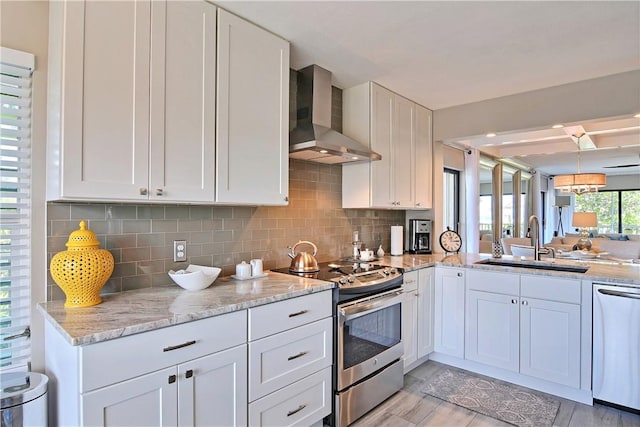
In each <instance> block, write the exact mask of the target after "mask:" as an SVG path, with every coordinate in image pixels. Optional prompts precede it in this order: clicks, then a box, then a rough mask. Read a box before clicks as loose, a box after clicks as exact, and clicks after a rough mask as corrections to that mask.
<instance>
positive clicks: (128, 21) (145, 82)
mask: <svg viewBox="0 0 640 427" xmlns="http://www.w3.org/2000/svg"><path fill="white" fill-rule="evenodd" d="M61 6H62V5H61ZM63 6H64V12H63V13H64V14H65V16H64V20H63V23H57V24H56V25H61V26H63V27H62V34H61V36H60V37H57V38H56V37H54V38H53V40H52V44H54V45H55V44H56V43H59V44H60V46H62V47H60V46H58V48H55V47H54V51H59V52H60V55H62V58H61V59H60V60H61V61H62V63H61V64H60V65H59V67H60V69H61V70H62V71H61V72H60V74H61V75H60V79H61V80H60V81H54V82H52V87H51V96H52V99H56V98H59V104H56V105H55V107H53V108H55V109H56V110H58V111H56V112H57V113H59V117H56V114H54V112H52V113H51V114H52V115H53V116H54V117H53V118H52V120H53V122H57V123H58V124H59V126H58V127H56V128H55V129H50V135H49V137H50V140H51V146H50V147H49V149H50V150H53V151H57V153H52V154H51V155H52V156H53V157H55V160H53V163H55V165H52V167H53V168H54V169H56V172H55V173H56V174H61V175H62V178H61V179H60V183H59V189H58V194H57V195H56V196H53V195H52V196H51V197H52V198H56V197H57V196H62V198H65V199H74V198H80V199H113V200H118V199H122V200H137V199H147V196H146V193H145V194H141V193H144V192H141V191H140V189H141V188H142V189H145V188H146V187H147V183H148V177H149V173H148V166H149V160H148V151H149V56H150V54H149V46H150V25H151V19H150V16H151V13H150V2H149V1H143V0H138V1H126V2H102V1H86V2H75V1H71V2H65V3H64V5H63ZM52 30H53V31H55V28H53V29H52ZM55 60H58V59H55ZM54 68H56V67H54ZM58 85H59V86H60V87H59V88H58V87H54V86H58ZM54 103H55V101H54ZM52 173H54V172H52ZM57 178H59V177H57ZM57 178H56V179H57Z"/></svg>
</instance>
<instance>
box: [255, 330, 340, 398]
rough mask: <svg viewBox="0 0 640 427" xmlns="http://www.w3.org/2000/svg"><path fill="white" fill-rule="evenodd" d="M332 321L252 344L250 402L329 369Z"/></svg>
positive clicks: (283, 333)
mask: <svg viewBox="0 0 640 427" xmlns="http://www.w3.org/2000/svg"><path fill="white" fill-rule="evenodd" d="M332 325H333V322H332V318H331V317H329V318H326V319H324V320H320V321H318V322H314V323H311V324H309V325H304V326H300V327H299V328H295V329H291V330H288V331H285V332H282V333H280V334H276V335H272V336H269V337H266V338H263V339H261V340H258V341H253V342H250V343H249V401H253V400H255V399H258V398H260V397H262V396H265V395H267V394H269V393H271V392H273V391H275V390H278V389H279V388H282V387H284V386H286V385H288V384H290V383H293V382H295V381H297V380H299V379H301V378H304V377H305V376H307V375H309V374H312V373H313V372H316V371H318V370H320V369H322V368H324V367H326V366H330V365H331V360H332V354H333V352H332V348H333V347H332V344H333V343H332V331H333V327H332Z"/></svg>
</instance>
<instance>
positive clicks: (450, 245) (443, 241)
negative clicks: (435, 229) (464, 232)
mask: <svg viewBox="0 0 640 427" xmlns="http://www.w3.org/2000/svg"><path fill="white" fill-rule="evenodd" d="M440 246H441V247H442V249H444V251H445V253H446V252H456V253H457V252H460V248H461V247H462V238H461V237H460V235H459V234H458V233H456V232H455V231H453V230H451V229H450V228H449V227H447V230H446V231H445V232H443V233H442V234H441V235H440Z"/></svg>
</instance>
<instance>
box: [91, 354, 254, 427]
mask: <svg viewBox="0 0 640 427" xmlns="http://www.w3.org/2000/svg"><path fill="white" fill-rule="evenodd" d="M246 351H247V346H246V345H241V346H238V347H234V348H232V349H229V350H225V351H222V352H219V353H216V354H212V355H209V356H205V357H201V358H199V359H196V360H192V361H190V362H187V363H184V364H181V365H178V366H177V367H171V368H167V369H163V370H161V371H157V372H153V373H151V374H147V375H143V376H141V377H137V378H133V379H131V380H127V381H123V382H120V383H117V384H114V385H111V386H107V387H104V388H100V389H98V390H95V391H92V392H89V393H85V394H83V395H82V396H81V401H82V408H83V416H82V424H83V425H87V426H126V425H129V426H134V425H136V426H137V425H140V426H142V425H158V426H174V425H178V426H194V425H203V426H204V425H210V424H211V423H212V420H215V424H216V425H220V426H243V425H246V422H247V421H246V410H245V408H246V397H245V396H246V389H247V387H246V375H247V374H246V367H245V366H246Z"/></svg>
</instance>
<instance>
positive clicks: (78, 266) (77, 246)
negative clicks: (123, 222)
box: [50, 221, 114, 307]
mask: <svg viewBox="0 0 640 427" xmlns="http://www.w3.org/2000/svg"><path fill="white" fill-rule="evenodd" d="M66 246H67V250H66V251H62V252H58V253H57V254H55V255H54V256H53V258H52V259H51V265H50V270H51V276H52V277H53V280H54V281H55V282H56V283H57V284H58V286H60V288H61V289H62V291H63V292H64V294H65V295H66V296H67V300H66V301H65V303H64V306H65V307H89V306H92V305H96V304H100V303H101V302H102V298H100V290H101V289H102V287H103V286H104V284H105V283H107V280H109V277H111V273H113V265H114V262H113V255H111V252H109V251H108V250H106V249H98V247H99V246H100V242H99V241H98V238H97V237H96V234H95V233H94V232H93V231H91V230H88V229H87V223H86V222H84V221H80V229H79V230H76V231H74V232H72V233H71V234H70V235H69V240H68V241H67V244H66Z"/></svg>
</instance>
